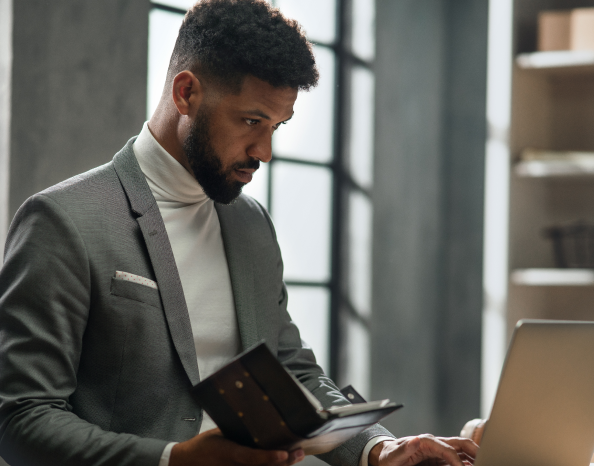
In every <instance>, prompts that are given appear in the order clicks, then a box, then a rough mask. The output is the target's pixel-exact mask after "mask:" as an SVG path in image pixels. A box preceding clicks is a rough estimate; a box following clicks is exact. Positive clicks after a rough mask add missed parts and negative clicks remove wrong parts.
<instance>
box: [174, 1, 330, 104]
mask: <svg viewBox="0 0 594 466" xmlns="http://www.w3.org/2000/svg"><path fill="white" fill-rule="evenodd" d="M186 69H187V70H190V71H193V72H196V73H198V74H199V75H200V76H202V77H203V78H205V79H207V80H209V79H210V80H211V81H212V82H216V83H217V84H219V85H221V86H223V87H225V88H227V89H229V90H230V91H232V92H236V93H237V92H239V91H240V90H241V84H242V83H243V78H244V77H245V76H246V75H253V76H255V77H256V78H258V79H261V80H262V81H266V82H267V83H269V84H271V85H272V86H274V87H291V88H294V89H299V90H309V89H310V88H312V87H315V86H316V85H317V82H318V78H319V74H318V70H317V68H316V62H315V58H314V55H313V52H312V47H311V44H310V43H309V42H308V41H307V39H306V38H305V34H304V32H303V30H302V29H301V26H300V25H299V23H297V21H295V20H292V19H287V18H285V17H284V16H283V15H282V14H281V12H280V11H279V10H278V9H277V8H273V7H271V6H270V5H269V4H268V3H266V2H265V1H263V0H202V1H199V2H198V3H196V4H195V5H194V6H193V7H192V8H190V10H189V11H188V12H187V13H186V16H185V18H184V20H183V23H182V25H181V27H180V30H179V35H178V37H177V41H176V43H175V48H174V49H173V54H172V56H171V61H170V63H169V70H168V81H169V80H172V79H173V77H174V76H175V75H176V74H177V73H179V72H180V71H183V70H186Z"/></svg>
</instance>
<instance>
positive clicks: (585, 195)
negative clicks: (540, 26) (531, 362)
mask: <svg viewBox="0 0 594 466" xmlns="http://www.w3.org/2000/svg"><path fill="white" fill-rule="evenodd" d="M527 148H538V149H541V150H544V151H551V152H553V153H554V152H555V151H558V152H559V154H560V156H559V158H558V159H557V158H555V157H554V156H549V157H543V159H542V160H541V159H537V160H521V154H522V153H523V151H524V150H525V149H527ZM568 151H574V152H590V153H594V51H584V52H570V51H561V52H536V53H529V54H522V55H519V56H517V57H516V59H515V64H514V69H513V73H512V108H511V126H510V154H511V157H512V161H513V163H512V167H513V168H512V174H511V178H510V217H509V222H510V224H509V277H510V278H509V289H508V296H507V311H506V321H507V334H508V337H509V336H510V335H511V330H512V329H513V327H514V325H515V323H516V322H517V321H518V320H519V319H521V318H547V319H570V320H571V319H579V320H594V270H589V269H558V268H555V263H554V256H553V247H552V244H551V242H550V239H548V238H547V237H546V236H545V235H544V234H543V231H544V229H545V228H547V227H550V226H553V225H563V224H567V223H571V222H574V221H576V220H585V221H594V157H591V158H590V157H588V156H584V157H563V156H562V155H563V154H562V153H564V152H565V153H566V152H568Z"/></svg>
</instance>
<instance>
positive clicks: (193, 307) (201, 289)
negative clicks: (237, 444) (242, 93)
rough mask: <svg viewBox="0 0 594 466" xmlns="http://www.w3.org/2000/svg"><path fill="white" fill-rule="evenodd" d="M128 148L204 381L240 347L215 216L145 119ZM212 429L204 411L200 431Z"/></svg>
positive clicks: (225, 262)
mask: <svg viewBox="0 0 594 466" xmlns="http://www.w3.org/2000/svg"><path fill="white" fill-rule="evenodd" d="M133 147H134V154H135V155H136V158H137V159H138V163H139V165H140V169H141V170H142V171H143V173H144V175H145V177H146V180H147V182H148V185H149V187H150V188H151V191H152V193H153V196H154V197H155V200H156V201H157V205H158V207H159V211H160V212H161V216H162V217H163V221H164V223H165V229H166V230H167V236H168V237H169V242H170V243H171V248H172V250H173V257H174V258H175V264H176V265H177V270H178V272H179V277H180V280H181V283H182V288H183V290H184V296H185V298H186V305H187V307H188V313H189V315H190V323H191V325H192V334H193V335H194V346H195V348H196V356H197V358H198V370H199V371H200V378H201V379H205V378H206V377H208V376H209V375H211V374H212V373H214V372H216V371H217V370H218V369H220V368H221V367H223V366H224V365H225V364H226V363H227V362H229V360H231V359H232V358H233V357H235V356H236V355H237V354H238V353H239V351H240V349H241V346H240V345H241V343H240V338H239V329H238V326H237V317H236V315H235V303H234V300H233V292H232V289H231V278H230V276H229V268H228V266H227V257H226V255H225V250H224V248H223V238H222V236H221V227H220V224H219V217H218V216H217V211H216V210H215V207H214V202H213V201H212V200H211V199H209V198H208V197H207V196H206V194H205V193H204V191H203V190H202V187H201V186H200V184H198V182H197V181H196V179H195V178H194V177H193V176H192V175H191V174H190V173H189V172H188V171H187V170H186V169H185V168H184V167H183V166H182V165H181V164H180V163H179V162H178V161H177V160H175V159H174V158H173V157H172V156H171V155H169V153H168V152H167V151H166V150H165V149H163V147H161V145H160V144H159V143H158V142H157V141H156V139H155V138H154V137H153V135H152V134H151V132H150V130H149V129H148V125H147V124H146V123H145V124H144V126H143V128H142V131H141V132H140V134H139V135H138V138H137V139H136V141H135V142H134V146H133ZM215 427H216V425H215V424H214V422H213V421H212V419H211V418H210V417H209V416H208V414H206V413H204V419H203V421H202V426H201V428H200V432H203V431H205V430H208V429H213V428H215ZM168 450H170V448H168ZM168 453H169V452H168ZM167 456H169V455H167ZM167 459H168V458H167ZM164 464H167V462H166V463H164ZM160 466H161V465H160Z"/></svg>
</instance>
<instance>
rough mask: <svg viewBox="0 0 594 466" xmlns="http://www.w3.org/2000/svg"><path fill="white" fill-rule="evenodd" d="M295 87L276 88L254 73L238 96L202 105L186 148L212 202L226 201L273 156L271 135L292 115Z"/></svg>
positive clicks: (217, 98) (186, 141)
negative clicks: (261, 163)
mask: <svg viewBox="0 0 594 466" xmlns="http://www.w3.org/2000/svg"><path fill="white" fill-rule="evenodd" d="M296 99H297V90H296V89H292V88H276V87H273V86H271V85H270V84H268V83H266V82H264V81H261V80H259V79H257V78H254V77H253V76H249V75H248V76H247V77H246V78H245V79H244V82H243V86H242V88H241V92H240V93H239V94H237V95H234V94H223V95H218V96H217V97H216V98H214V99H211V100H212V101H213V102H210V101H209V100H208V99H207V100H206V101H205V102H204V103H203V104H202V105H201V106H200V108H199V109H198V112H197V114H196V116H195V119H194V122H193V124H192V128H191V131H190V133H189V135H188V137H187V138H186V140H185V141H184V152H185V155H186V157H187V159H188V162H189V164H190V167H191V168H192V171H193V172H194V176H195V177H196V180H197V181H198V182H199V183H200V185H201V186H202V188H203V189H204V192H205V193H206V195H207V196H208V197H210V198H211V199H212V200H214V201H215V202H219V203H222V204H229V203H231V202H232V201H233V200H234V199H236V198H237V197H238V196H239V194H240V193H241V189H242V188H243V186H245V185H246V184H247V183H249V182H250V181H251V180H252V175H253V173H254V172H255V171H256V170H257V169H258V167H259V166H260V162H269V161H270V159H271V158H272V134H273V133H274V131H275V130H276V129H277V128H278V127H279V126H280V125H281V124H282V123H283V122H285V121H287V120H288V119H290V118H291V116H292V115H293V104H294V103H295V100H296Z"/></svg>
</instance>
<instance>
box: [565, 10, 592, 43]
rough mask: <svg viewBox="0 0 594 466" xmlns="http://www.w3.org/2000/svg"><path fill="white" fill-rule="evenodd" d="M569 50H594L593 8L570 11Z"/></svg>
mask: <svg viewBox="0 0 594 466" xmlns="http://www.w3.org/2000/svg"><path fill="white" fill-rule="evenodd" d="M570 47H571V50H594V8H578V9H576V10H573V11H572V12H571V41H570Z"/></svg>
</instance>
